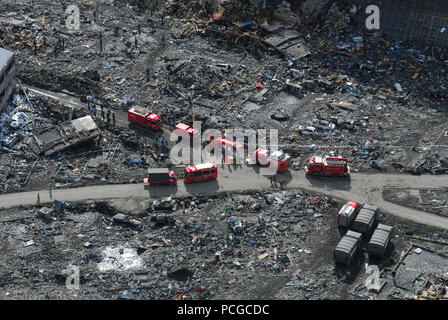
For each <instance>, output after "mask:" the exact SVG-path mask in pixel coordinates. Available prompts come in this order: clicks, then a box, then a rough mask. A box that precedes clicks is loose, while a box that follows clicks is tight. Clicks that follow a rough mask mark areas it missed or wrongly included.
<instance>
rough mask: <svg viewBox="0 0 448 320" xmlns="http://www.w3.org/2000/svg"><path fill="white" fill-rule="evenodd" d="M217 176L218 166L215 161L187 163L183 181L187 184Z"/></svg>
mask: <svg viewBox="0 0 448 320" xmlns="http://www.w3.org/2000/svg"><path fill="white" fill-rule="evenodd" d="M217 178H218V166H217V165H216V164H215V163H202V164H198V165H189V166H186V167H185V170H184V181H185V183H187V184H190V183H194V182H204V181H208V180H212V179H217Z"/></svg>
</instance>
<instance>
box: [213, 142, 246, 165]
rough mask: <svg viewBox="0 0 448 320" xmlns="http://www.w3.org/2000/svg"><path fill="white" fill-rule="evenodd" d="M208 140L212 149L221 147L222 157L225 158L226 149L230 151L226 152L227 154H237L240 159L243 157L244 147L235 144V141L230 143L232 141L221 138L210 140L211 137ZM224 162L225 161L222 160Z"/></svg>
mask: <svg viewBox="0 0 448 320" xmlns="http://www.w3.org/2000/svg"><path fill="white" fill-rule="evenodd" d="M209 139H210V146H211V147H213V148H216V147H219V146H221V147H222V156H223V157H225V155H226V154H225V152H226V149H227V150H230V151H228V152H229V154H232V155H235V154H236V153H239V154H240V155H241V157H243V156H244V146H243V145H242V144H240V143H237V142H236V141H232V140H228V139H225V138H223V137H220V138H216V139H214V140H213V139H212V137H210V138H209ZM224 160H226V159H224Z"/></svg>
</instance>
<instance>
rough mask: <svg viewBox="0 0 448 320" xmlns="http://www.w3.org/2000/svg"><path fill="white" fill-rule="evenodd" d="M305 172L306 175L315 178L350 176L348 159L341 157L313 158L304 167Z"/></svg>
mask: <svg viewBox="0 0 448 320" xmlns="http://www.w3.org/2000/svg"><path fill="white" fill-rule="evenodd" d="M305 171H306V173H307V174H310V175H316V176H339V177H347V176H349V175H350V167H349V166H348V159H347V158H342V157H326V156H323V157H320V156H313V157H311V158H310V160H309V163H308V164H307V165H306V166H305Z"/></svg>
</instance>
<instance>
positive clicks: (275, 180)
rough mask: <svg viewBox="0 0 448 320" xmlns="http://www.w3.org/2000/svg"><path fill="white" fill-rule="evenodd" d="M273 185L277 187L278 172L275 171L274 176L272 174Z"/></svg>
mask: <svg viewBox="0 0 448 320" xmlns="http://www.w3.org/2000/svg"><path fill="white" fill-rule="evenodd" d="M271 187H274V188H275V187H277V174H276V173H274V174H273V175H272V176H271Z"/></svg>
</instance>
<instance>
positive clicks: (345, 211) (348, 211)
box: [337, 200, 360, 228]
mask: <svg viewBox="0 0 448 320" xmlns="http://www.w3.org/2000/svg"><path fill="white" fill-rule="evenodd" d="M359 208H360V206H359V203H357V202H355V201H352V200H350V201H348V202H347V203H346V204H344V206H343V207H342V208H341V210H339V212H338V218H337V224H338V226H341V227H346V228H348V227H349V226H350V224H351V223H352V221H353V220H355V218H356V216H357V215H358V213H359Z"/></svg>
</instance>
